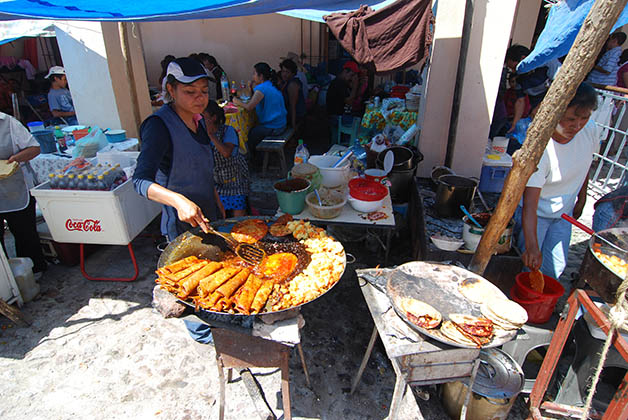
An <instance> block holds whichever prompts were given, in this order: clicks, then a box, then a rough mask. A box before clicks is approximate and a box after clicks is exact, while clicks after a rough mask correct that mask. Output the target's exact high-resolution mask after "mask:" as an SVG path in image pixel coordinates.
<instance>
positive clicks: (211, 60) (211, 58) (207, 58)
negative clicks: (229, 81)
mask: <svg viewBox="0 0 628 420" xmlns="http://www.w3.org/2000/svg"><path fill="white" fill-rule="evenodd" d="M198 58H199V60H201V63H202V62H203V61H207V62H208V63H209V64H211V65H212V66H217V65H218V61H216V58H214V56H213V55H209V54H207V53H199V54H198Z"/></svg>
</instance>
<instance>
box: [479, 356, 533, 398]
mask: <svg viewBox="0 0 628 420" xmlns="http://www.w3.org/2000/svg"><path fill="white" fill-rule="evenodd" d="M480 360H481V361H480V366H479V367H478V373H477V376H476V377H475V383H474V384H473V392H474V393H476V394H478V395H481V396H483V397H486V398H498V399H501V398H510V397H512V396H515V395H517V394H518V393H519V392H521V390H522V389H523V385H524V382H525V376H524V375H523V371H522V370H521V366H519V364H518V363H517V362H515V361H514V360H513V358H512V357H510V356H509V355H508V354H506V353H505V352H503V351H502V350H499V349H497V348H491V349H483V350H481V351H480ZM467 383H468V382H467Z"/></svg>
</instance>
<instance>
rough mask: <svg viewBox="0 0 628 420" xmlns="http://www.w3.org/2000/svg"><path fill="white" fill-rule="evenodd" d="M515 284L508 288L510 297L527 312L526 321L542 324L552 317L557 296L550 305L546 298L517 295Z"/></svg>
mask: <svg viewBox="0 0 628 420" xmlns="http://www.w3.org/2000/svg"><path fill="white" fill-rule="evenodd" d="M516 288H517V286H516V285H515V286H513V287H512V289H510V298H511V299H512V300H514V301H515V302H517V303H518V304H519V305H521V306H522V307H523V309H525V310H526V312H527V313H528V322H531V323H533V324H544V323H546V322H547V321H549V319H550V318H551V317H552V313H554V307H555V306H556V302H557V301H558V298H556V300H555V301H554V304H553V305H550V302H548V301H547V300H546V299H541V298H537V299H526V298H523V297H521V296H519V295H518V294H517V292H516Z"/></svg>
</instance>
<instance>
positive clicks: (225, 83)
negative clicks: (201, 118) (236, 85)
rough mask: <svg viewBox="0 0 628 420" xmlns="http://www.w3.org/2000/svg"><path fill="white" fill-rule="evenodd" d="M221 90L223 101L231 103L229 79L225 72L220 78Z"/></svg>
mask: <svg viewBox="0 0 628 420" xmlns="http://www.w3.org/2000/svg"><path fill="white" fill-rule="evenodd" d="M220 90H221V91H222V100H223V101H229V79H227V75H226V74H225V72H222V76H221V77H220Z"/></svg>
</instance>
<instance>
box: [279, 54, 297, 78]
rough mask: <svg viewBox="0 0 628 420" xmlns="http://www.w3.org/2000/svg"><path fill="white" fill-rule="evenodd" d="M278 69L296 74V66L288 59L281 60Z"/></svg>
mask: <svg viewBox="0 0 628 420" xmlns="http://www.w3.org/2000/svg"><path fill="white" fill-rule="evenodd" d="M279 67H281V68H282V69H288V70H289V71H290V73H292V74H297V65H296V64H295V62H294V61H292V60H290V59H289V58H286V59H285V60H283V61H282V62H281V64H279Z"/></svg>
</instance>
